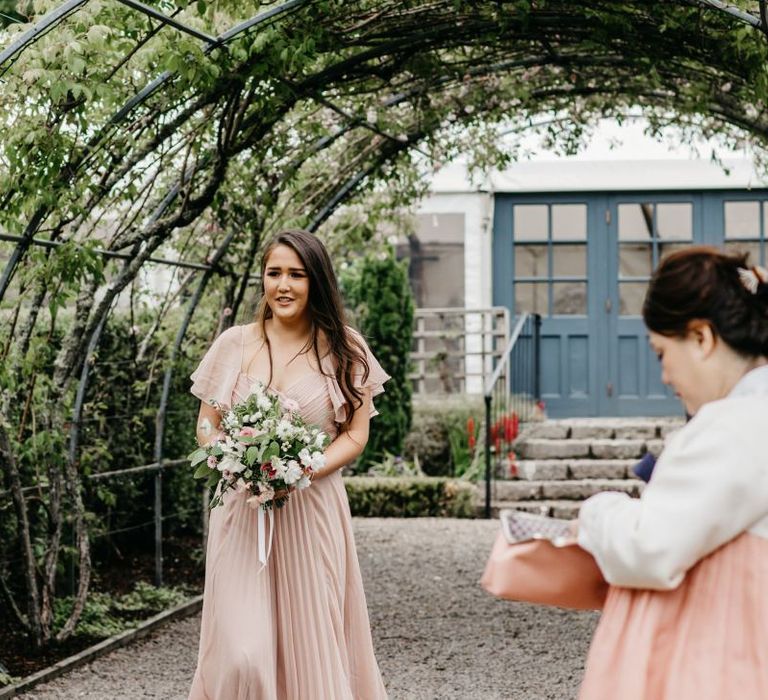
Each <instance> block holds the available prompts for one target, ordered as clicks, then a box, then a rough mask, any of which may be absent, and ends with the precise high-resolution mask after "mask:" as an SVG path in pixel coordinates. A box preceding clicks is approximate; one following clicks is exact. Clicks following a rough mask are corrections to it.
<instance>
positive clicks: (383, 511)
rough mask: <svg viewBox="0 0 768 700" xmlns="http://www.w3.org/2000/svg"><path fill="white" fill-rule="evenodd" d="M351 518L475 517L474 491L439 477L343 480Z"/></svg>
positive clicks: (467, 486) (457, 481) (455, 481)
mask: <svg viewBox="0 0 768 700" xmlns="http://www.w3.org/2000/svg"><path fill="white" fill-rule="evenodd" d="M344 486H346V489H347V496H348V497H349V507H350V509H351V510H352V515H358V516H363V517H378V518H419V517H435V516H439V517H447V518H472V517H474V516H475V488H474V486H472V484H470V483H467V482H466V481H459V480H457V479H445V478H440V477H428V476H425V477H376V476H351V477H347V478H345V479H344Z"/></svg>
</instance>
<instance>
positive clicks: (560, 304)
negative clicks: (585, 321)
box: [552, 282, 587, 316]
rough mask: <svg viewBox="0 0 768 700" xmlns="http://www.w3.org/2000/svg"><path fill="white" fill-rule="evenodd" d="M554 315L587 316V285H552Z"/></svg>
mask: <svg viewBox="0 0 768 700" xmlns="http://www.w3.org/2000/svg"><path fill="white" fill-rule="evenodd" d="M552 314H555V315H559V314H566V315H568V316H575V315H579V316H586V315H587V283H586V282H555V283H554V284H553V285H552Z"/></svg>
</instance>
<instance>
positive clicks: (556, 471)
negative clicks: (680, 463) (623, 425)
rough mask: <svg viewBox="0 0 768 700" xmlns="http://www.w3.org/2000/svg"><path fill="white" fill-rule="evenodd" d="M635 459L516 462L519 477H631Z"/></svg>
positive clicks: (548, 479) (549, 478)
mask: <svg viewBox="0 0 768 700" xmlns="http://www.w3.org/2000/svg"><path fill="white" fill-rule="evenodd" d="M637 461H638V460H637V459H524V460H520V461H519V462H518V463H517V472H518V477H519V479H525V480H528V481H531V480H534V479H540V480H545V481H554V480H560V479H632V478H634V474H633V472H632V467H634V466H635V465H636V464H637Z"/></svg>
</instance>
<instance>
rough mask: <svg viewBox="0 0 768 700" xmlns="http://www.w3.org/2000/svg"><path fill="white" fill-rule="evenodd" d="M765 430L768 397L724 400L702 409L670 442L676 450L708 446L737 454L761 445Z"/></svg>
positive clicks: (767, 423)
mask: <svg viewBox="0 0 768 700" xmlns="http://www.w3.org/2000/svg"><path fill="white" fill-rule="evenodd" d="M766 429H768V397H759V396H749V397H746V396H745V397H727V398H724V399H720V400H718V401H712V402H710V403H707V404H705V405H704V406H702V407H701V408H700V409H699V411H698V412H697V413H696V415H695V416H694V417H693V418H692V419H691V420H690V422H689V423H688V424H687V425H685V426H684V427H683V428H682V429H681V430H680V431H679V432H678V433H677V434H676V435H675V437H674V438H673V439H672V440H671V441H670V445H669V446H670V447H672V445H673V444H674V446H675V447H676V448H677V449H682V450H687V449H689V448H691V447H694V446H701V445H705V444H706V445H708V446H709V448H710V449H711V450H713V451H715V450H718V449H719V450H724V451H726V452H728V453H729V454H734V455H735V454H738V453H740V452H742V451H743V450H747V451H749V450H751V449H752V448H753V447H754V446H759V445H763V444H764V442H765V432H766Z"/></svg>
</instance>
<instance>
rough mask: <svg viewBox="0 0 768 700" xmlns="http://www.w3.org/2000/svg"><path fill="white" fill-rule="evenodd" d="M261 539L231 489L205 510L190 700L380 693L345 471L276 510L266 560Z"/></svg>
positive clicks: (372, 696) (374, 698)
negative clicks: (202, 588)
mask: <svg viewBox="0 0 768 700" xmlns="http://www.w3.org/2000/svg"><path fill="white" fill-rule="evenodd" d="M268 522H269V521H267V523H268ZM267 527H268V525H267ZM267 534H268V533H267ZM267 539H269V538H268V537H267ZM257 540H258V517H257V511H256V510H253V509H251V508H250V507H249V506H248V505H247V504H246V503H245V494H242V493H233V492H230V493H228V494H227V497H226V498H225V502H224V504H223V505H222V506H219V507H217V508H214V509H213V510H212V511H211V518H210V525H209V536H208V547H207V560H206V575H205V592H204V598H203V612H202V625H201V631H200V650H199V656H198V665H197V670H196V672H195V677H194V680H193V683H192V689H191V691H190V694H189V698H190V700H273V699H274V700H380V699H382V698H386V691H385V688H384V684H383V682H382V679H381V675H380V673H379V668H378V665H377V663H376V658H375V656H374V652H373V644H372V640H371V630H370V624H369V621H368V610H367V606H366V601H365V594H364V591H363V585H362V578H361V574H360V567H359V564H358V560H357V553H356V550H355V543H354V537H353V533H352V521H351V517H350V512H349V503H348V501H347V496H346V492H345V490H344V484H343V481H342V479H341V474H340V473H339V472H336V473H334V474H332V475H331V476H329V477H327V478H325V479H321V480H319V481H317V482H316V483H315V484H313V485H312V487H311V488H309V489H306V490H304V491H301V492H296V493H294V494H292V496H291V500H290V502H289V503H288V504H287V506H286V507H285V508H282V509H280V510H277V511H276V512H275V514H274V526H273V532H272V551H271V553H270V556H269V559H268V561H267V565H266V566H265V567H262V565H261V563H260V562H259V558H258V547H257Z"/></svg>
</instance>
